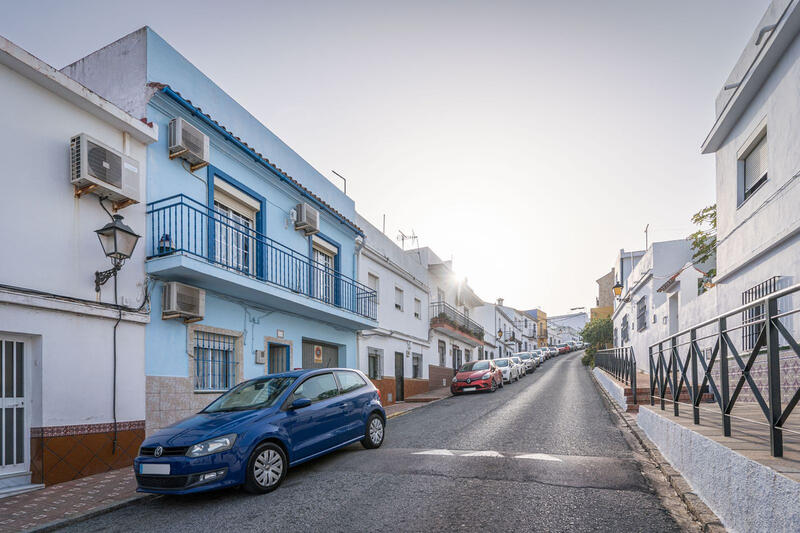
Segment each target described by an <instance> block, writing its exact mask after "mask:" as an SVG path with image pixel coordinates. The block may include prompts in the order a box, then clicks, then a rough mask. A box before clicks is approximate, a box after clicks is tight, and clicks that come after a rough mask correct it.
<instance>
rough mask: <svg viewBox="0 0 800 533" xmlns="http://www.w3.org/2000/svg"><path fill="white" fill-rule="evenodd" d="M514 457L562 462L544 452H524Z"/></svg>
mask: <svg viewBox="0 0 800 533" xmlns="http://www.w3.org/2000/svg"><path fill="white" fill-rule="evenodd" d="M515 459H535V460H538V461H555V462H557V463H560V462H562V461H561V459H559V458H558V457H553V456H552V455H547V454H546V453H524V454H522V455H517V456H516V457H515Z"/></svg>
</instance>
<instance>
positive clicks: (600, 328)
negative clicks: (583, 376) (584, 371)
mask: <svg viewBox="0 0 800 533" xmlns="http://www.w3.org/2000/svg"><path fill="white" fill-rule="evenodd" d="M613 331H614V323H613V322H612V321H611V319H610V318H599V317H595V318H593V319H591V320H590V321H589V322H587V323H586V325H585V326H584V327H583V329H582V330H581V336H582V337H583V340H584V341H585V342H588V343H589V344H590V346H589V348H587V349H586V355H584V357H583V359H582V361H583V364H584V365H592V366H594V354H595V352H597V350H598V349H600V348H604V347H606V346H608V345H610V344H611V343H612V342H613V341H614V333H613Z"/></svg>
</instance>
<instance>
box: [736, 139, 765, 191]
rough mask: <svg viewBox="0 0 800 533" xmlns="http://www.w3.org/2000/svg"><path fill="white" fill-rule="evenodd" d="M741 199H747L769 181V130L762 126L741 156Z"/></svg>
mask: <svg viewBox="0 0 800 533" xmlns="http://www.w3.org/2000/svg"><path fill="white" fill-rule="evenodd" d="M739 174H740V179H739V182H740V191H741V194H740V201H739V203H740V204H741V203H742V202H744V201H745V200H747V199H748V198H749V197H750V196H751V195H752V194H753V193H754V192H755V191H756V189H758V188H759V187H761V185H762V184H763V183H764V182H765V181H767V130H766V128H762V129H761V131H759V133H758V134H757V135H756V136H755V138H754V139H753V140H752V141H750V142H749V145H748V147H747V148H746V149H745V151H744V155H743V156H741V157H740V158H739Z"/></svg>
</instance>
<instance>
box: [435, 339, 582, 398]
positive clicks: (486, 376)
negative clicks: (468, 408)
mask: <svg viewBox="0 0 800 533" xmlns="http://www.w3.org/2000/svg"><path fill="white" fill-rule="evenodd" d="M570 351H572V350H570ZM560 353H566V352H562V351H561V350H560V349H559V348H556V347H554V346H545V347H542V348H536V349H534V350H530V351H527V352H517V353H514V354H511V355H510V356H509V357H500V358H498V359H481V360H479V361H470V362H468V363H464V364H463V365H461V368H459V369H458V372H456V375H455V376H453V380H452V382H451V384H450V392H451V393H453V394H454V395H458V394H463V393H465V392H481V391H484V392H494V391H496V390H497V389H499V388H502V387H503V386H504V385H505V384H506V383H513V382H515V381H519V380H520V379H522V378H523V377H525V376H527V375H528V374H530V373H532V372H534V371H535V370H536V369H537V368H538V367H539V366H540V365H541V364H542V363H544V362H545V361H547V360H548V359H550V358H552V357H556V356H557V355H559V354H560Z"/></svg>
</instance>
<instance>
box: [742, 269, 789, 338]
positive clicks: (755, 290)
mask: <svg viewBox="0 0 800 533" xmlns="http://www.w3.org/2000/svg"><path fill="white" fill-rule="evenodd" d="M780 279H781V277H780V276H773V277H771V278H769V279H768V280H766V281H763V282H761V283H759V284H758V285H756V286H755V287H750V288H749V289H747V290H746V291H744V292H743V293H742V305H747V304H749V303H751V302H753V301H755V300H758V299H759V298H763V297H764V296H767V295H768V294H772V293H773V292H775V291H777V290H778V281H779V280H780ZM763 318H764V306H763V305H756V306H754V307H751V308H749V309H748V310H747V311H745V312H744V313H742V320H743V321H745V322H756V321H759V320H763ZM759 325H760V324H759V323H757V322H756V323H754V324H751V325H749V326H747V327H746V328H742V347H744V349H745V350H752V349H753V346H755V345H756V339H758V332H759Z"/></svg>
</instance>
